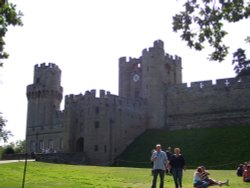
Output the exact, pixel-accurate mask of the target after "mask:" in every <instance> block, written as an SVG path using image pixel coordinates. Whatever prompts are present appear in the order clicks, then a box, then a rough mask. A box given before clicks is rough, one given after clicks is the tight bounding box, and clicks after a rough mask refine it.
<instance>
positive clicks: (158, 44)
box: [154, 40, 164, 49]
mask: <svg viewBox="0 0 250 188" xmlns="http://www.w3.org/2000/svg"><path fill="white" fill-rule="evenodd" d="M154 48H161V49H164V43H163V41H162V40H156V41H154Z"/></svg>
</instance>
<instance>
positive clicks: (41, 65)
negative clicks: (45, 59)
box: [35, 63, 59, 69]
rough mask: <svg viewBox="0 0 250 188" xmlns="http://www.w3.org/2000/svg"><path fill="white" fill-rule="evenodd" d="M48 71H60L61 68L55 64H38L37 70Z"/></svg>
mask: <svg viewBox="0 0 250 188" xmlns="http://www.w3.org/2000/svg"><path fill="white" fill-rule="evenodd" d="M41 68H42V69H47V68H56V69H59V67H58V66H57V65H56V64H54V63H48V64H46V63H42V64H40V65H39V64H36V65H35V69H41Z"/></svg>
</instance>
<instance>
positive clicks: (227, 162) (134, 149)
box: [117, 126, 250, 169]
mask: <svg viewBox="0 0 250 188" xmlns="http://www.w3.org/2000/svg"><path fill="white" fill-rule="evenodd" d="M249 135H250V126H237V127H223V128H204V129H191V130H178V131H163V130H160V131H159V130H149V131H146V132H145V133H144V134H143V135H141V136H140V137H138V138H137V139H136V140H135V142H134V143H132V144H131V145H130V146H129V147H128V148H127V150H126V151H125V152H124V153H123V154H122V155H121V156H120V157H119V158H118V160H117V164H118V165H119V166H131V167H150V163H149V158H150V155H151V150H152V149H153V148H154V146H155V144H157V143H160V144H162V146H163V149H165V148H166V147H167V146H171V147H172V148H174V147H180V148H181V152H182V154H183V155H184V157H185V159H186V161H187V168H196V166H198V165H205V166H206V167H207V168H208V169H236V167H237V165H238V164H239V163H242V162H244V161H250V147H249V144H250V140H249Z"/></svg>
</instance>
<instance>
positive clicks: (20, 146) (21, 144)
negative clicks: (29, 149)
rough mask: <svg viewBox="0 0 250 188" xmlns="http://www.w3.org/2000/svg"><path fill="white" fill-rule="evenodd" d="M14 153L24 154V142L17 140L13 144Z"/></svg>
mask: <svg viewBox="0 0 250 188" xmlns="http://www.w3.org/2000/svg"><path fill="white" fill-rule="evenodd" d="M14 150H15V153H24V152H25V140H18V141H16V144H15V148H14Z"/></svg>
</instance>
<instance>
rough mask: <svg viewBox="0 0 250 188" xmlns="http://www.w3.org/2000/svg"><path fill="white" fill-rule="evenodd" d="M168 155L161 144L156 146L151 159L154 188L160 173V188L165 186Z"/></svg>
mask: <svg viewBox="0 0 250 188" xmlns="http://www.w3.org/2000/svg"><path fill="white" fill-rule="evenodd" d="M167 160H168V159H167V155H166V153H165V152H164V151H162V150H161V145H160V144H157V145H156V146H155V151H154V152H153V153H152V156H151V161H152V162H153V182H152V188H156V182H157V177H158V174H159V175H160V188H163V187H164V177H165V170H166V164H167Z"/></svg>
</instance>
